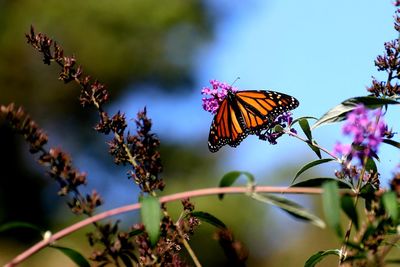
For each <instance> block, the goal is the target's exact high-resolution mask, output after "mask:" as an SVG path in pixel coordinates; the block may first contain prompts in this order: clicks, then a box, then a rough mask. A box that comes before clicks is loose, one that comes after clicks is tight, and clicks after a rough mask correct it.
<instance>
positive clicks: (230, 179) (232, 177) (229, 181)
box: [218, 171, 255, 199]
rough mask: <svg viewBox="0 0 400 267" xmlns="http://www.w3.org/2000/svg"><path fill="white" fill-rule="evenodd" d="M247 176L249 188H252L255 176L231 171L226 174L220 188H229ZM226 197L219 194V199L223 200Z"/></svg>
mask: <svg viewBox="0 0 400 267" xmlns="http://www.w3.org/2000/svg"><path fill="white" fill-rule="evenodd" d="M242 175H243V176H245V177H246V179H247V184H248V185H249V186H252V185H253V184H254V180H255V179H254V176H253V175H252V174H251V173H249V172H244V171H231V172H228V173H226V174H225V175H224V176H223V177H222V179H221V181H220V182H219V187H228V186H231V185H233V184H234V183H235V182H236V180H237V179H239V177H240V176H242ZM223 197H224V194H219V195H218V198H219V199H222V198H223Z"/></svg>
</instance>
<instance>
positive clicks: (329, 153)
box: [284, 130, 340, 161]
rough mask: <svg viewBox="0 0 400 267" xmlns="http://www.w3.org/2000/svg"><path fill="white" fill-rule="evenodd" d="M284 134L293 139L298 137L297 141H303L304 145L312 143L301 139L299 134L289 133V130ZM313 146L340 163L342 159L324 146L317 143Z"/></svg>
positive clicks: (313, 143)
mask: <svg viewBox="0 0 400 267" xmlns="http://www.w3.org/2000/svg"><path fill="white" fill-rule="evenodd" d="M284 132H285V133H287V134H288V135H291V136H293V137H296V138H297V139H299V140H301V141H303V142H304V143H307V144H309V143H310V141H309V140H307V139H304V138H302V137H300V136H299V135H298V134H295V133H293V132H291V131H289V130H284ZM311 145H313V146H315V147H317V148H319V149H321V150H322V151H324V152H325V153H326V154H328V155H329V156H331V157H332V158H334V159H335V160H337V161H340V159H339V158H338V157H336V156H335V155H333V154H332V152H330V151H329V150H328V149H326V148H324V147H322V146H320V145H318V144H316V143H315V142H312V143H311Z"/></svg>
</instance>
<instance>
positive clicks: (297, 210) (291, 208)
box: [252, 193, 325, 228]
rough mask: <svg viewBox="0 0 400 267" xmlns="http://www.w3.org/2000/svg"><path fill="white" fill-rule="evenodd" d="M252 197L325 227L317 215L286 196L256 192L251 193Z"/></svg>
mask: <svg viewBox="0 0 400 267" xmlns="http://www.w3.org/2000/svg"><path fill="white" fill-rule="evenodd" d="M252 198H254V199H256V200H258V201H261V202H263V203H267V204H271V205H274V206H277V207H278V208H280V209H282V210H283V211H286V212H287V213H289V214H290V215H292V216H294V217H295V218H297V219H302V220H305V221H308V222H310V223H312V224H314V225H315V226H318V227H320V228H325V223H324V221H322V220H321V219H320V218H318V217H317V216H315V215H313V214H311V213H309V212H308V211H307V210H305V209H304V208H303V207H301V206H300V205H299V204H297V203H295V202H293V201H290V200H288V199H286V198H281V197H277V196H273V195H260V194H257V193H253V194H252Z"/></svg>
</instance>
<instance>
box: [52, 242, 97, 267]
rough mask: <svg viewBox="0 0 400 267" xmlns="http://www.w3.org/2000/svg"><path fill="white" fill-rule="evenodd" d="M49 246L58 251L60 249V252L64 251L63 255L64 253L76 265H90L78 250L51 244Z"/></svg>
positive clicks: (82, 266) (87, 266)
mask: <svg viewBox="0 0 400 267" xmlns="http://www.w3.org/2000/svg"><path fill="white" fill-rule="evenodd" d="M49 247H51V248H54V249H57V250H58V251H61V252H62V253H64V255H66V256H67V257H68V258H70V259H71V260H72V261H73V262H75V264H76V265H78V266H79V267H90V264H89V262H88V261H87V260H86V258H85V257H83V256H82V254H80V253H79V252H78V251H76V250H74V249H71V248H66V247H60V246H55V245H51V246H49Z"/></svg>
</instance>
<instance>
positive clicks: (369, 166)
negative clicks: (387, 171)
mask: <svg viewBox="0 0 400 267" xmlns="http://www.w3.org/2000/svg"><path fill="white" fill-rule="evenodd" d="M365 169H366V170H367V171H368V172H373V173H377V172H378V169H377V167H376V163H375V161H374V159H373V158H370V157H368V158H367V162H366V164H365Z"/></svg>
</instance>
